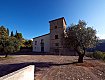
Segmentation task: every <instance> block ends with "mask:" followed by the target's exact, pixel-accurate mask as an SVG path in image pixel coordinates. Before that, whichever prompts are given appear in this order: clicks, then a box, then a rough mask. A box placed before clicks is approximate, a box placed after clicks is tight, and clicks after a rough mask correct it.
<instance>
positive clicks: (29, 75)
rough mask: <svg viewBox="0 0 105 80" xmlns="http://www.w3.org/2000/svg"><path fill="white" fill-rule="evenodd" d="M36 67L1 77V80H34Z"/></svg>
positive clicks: (30, 66) (25, 68)
mask: <svg viewBox="0 0 105 80" xmlns="http://www.w3.org/2000/svg"><path fill="white" fill-rule="evenodd" d="M34 70H35V69H34V65H29V66H27V67H24V68H22V69H19V70H17V71H15V72H12V73H10V74H8V75H5V76H3V77H0V80H34Z"/></svg>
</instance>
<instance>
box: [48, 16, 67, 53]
mask: <svg viewBox="0 0 105 80" xmlns="http://www.w3.org/2000/svg"><path fill="white" fill-rule="evenodd" d="M49 23H50V53H54V54H60V53H63V51H64V50H63V47H62V45H61V35H62V33H64V32H65V30H66V21H65V19H64V17H62V18H59V19H55V20H51V21H49Z"/></svg>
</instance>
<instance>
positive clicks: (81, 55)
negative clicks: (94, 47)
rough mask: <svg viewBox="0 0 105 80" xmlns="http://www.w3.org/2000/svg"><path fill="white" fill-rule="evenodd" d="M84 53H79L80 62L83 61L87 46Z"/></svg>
mask: <svg viewBox="0 0 105 80" xmlns="http://www.w3.org/2000/svg"><path fill="white" fill-rule="evenodd" d="M83 51H84V52H83V53H81V54H79V58H78V63H83V57H84V55H85V47H83Z"/></svg>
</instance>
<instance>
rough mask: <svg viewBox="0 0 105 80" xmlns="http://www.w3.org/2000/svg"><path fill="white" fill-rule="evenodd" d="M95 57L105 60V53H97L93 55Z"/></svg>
mask: <svg viewBox="0 0 105 80" xmlns="http://www.w3.org/2000/svg"><path fill="white" fill-rule="evenodd" d="M93 57H94V58H96V59H102V60H105V53H104V52H101V51H95V52H94V53H93Z"/></svg>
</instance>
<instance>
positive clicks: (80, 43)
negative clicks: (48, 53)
mask: <svg viewBox="0 0 105 80" xmlns="http://www.w3.org/2000/svg"><path fill="white" fill-rule="evenodd" d="M86 25H87V24H86V22H85V21H83V20H79V22H78V24H72V25H71V26H69V27H68V28H67V30H66V34H63V38H62V44H63V46H64V47H65V48H68V49H71V48H73V49H74V50H75V51H76V52H77V53H78V54H79V58H80V57H81V56H82V57H81V59H82V58H83V56H84V54H85V49H86V48H90V47H94V46H95V45H96V43H97V37H96V30H94V29H93V28H91V27H88V26H86ZM81 61H82V60H81Z"/></svg>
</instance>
